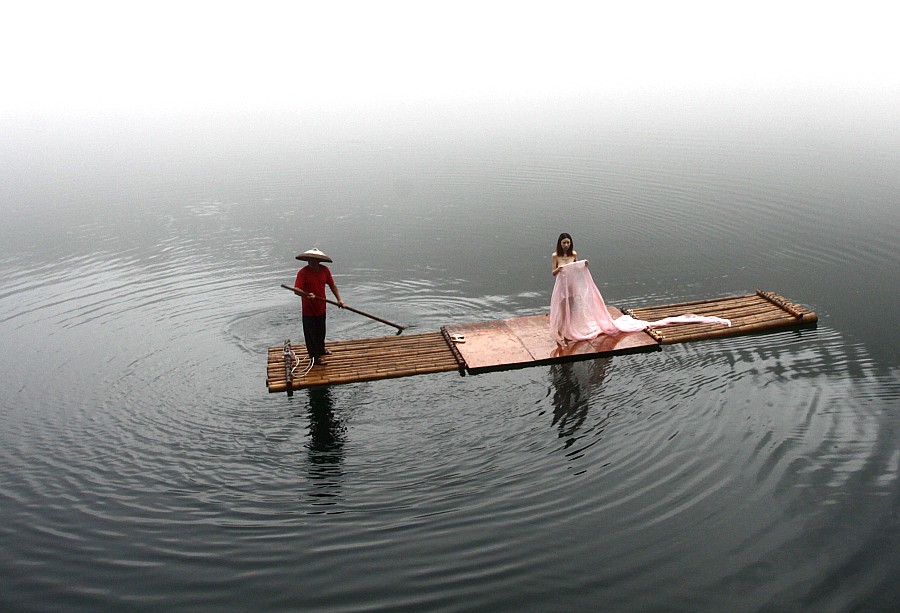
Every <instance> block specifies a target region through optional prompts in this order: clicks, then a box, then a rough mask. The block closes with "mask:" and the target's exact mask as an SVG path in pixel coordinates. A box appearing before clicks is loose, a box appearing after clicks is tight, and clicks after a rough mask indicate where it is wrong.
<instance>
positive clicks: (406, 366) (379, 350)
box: [266, 291, 818, 395]
mask: <svg viewBox="0 0 900 613" xmlns="http://www.w3.org/2000/svg"><path fill="white" fill-rule="evenodd" d="M610 312H611V313H612V315H613V317H618V316H619V315H620V313H619V312H618V310H616V309H614V308H610ZM624 312H625V313H627V314H629V315H631V316H633V317H635V318H636V319H643V320H653V319H662V318H664V317H668V316H671V315H680V314H684V313H694V314H697V315H715V316H718V317H724V318H727V319H730V320H731V327H723V326H721V325H717V324H672V325H670V326H666V327H664V328H656V329H652V330H645V331H643V332H633V333H629V334H618V335H616V336H599V337H597V338H595V339H592V340H589V341H581V342H578V343H572V344H570V345H568V346H566V347H560V346H558V345H557V344H556V343H555V342H554V341H553V339H552V337H551V336H550V330H549V326H548V320H547V315H532V316H529V317H517V318H514V319H504V320H497V321H487V322H478V323H470V324H454V325H449V326H444V327H442V328H441V331H440V332H427V333H422V334H407V335H403V336H389V337H378V338H364V339H354V340H343V341H330V342H329V343H328V344H327V347H328V349H329V351H331V355H329V356H328V358H327V361H328V363H327V365H325V366H317V367H315V368H313V369H312V370H309V372H306V371H307V368H306V367H307V366H308V362H307V359H306V349H305V347H304V346H303V344H302V343H298V344H293V345H292V344H291V343H290V342H289V341H286V342H285V345H284V346H277V347H270V348H269V352H268V366H267V372H266V385H267V386H268V388H269V391H270V392H287V393H288V394H289V395H290V394H291V393H293V390H295V389H301V388H305V387H312V386H316V385H336V384H340V383H355V382H358V381H372V380H375V379H389V378H393V377H407V376H411V375H419V374H425V373H436V372H449V371H454V370H458V371H459V372H460V374H466V373H469V374H478V373H482V372H488V371H492V370H506V369H510V368H521V367H524V366H536V365H539V364H553V363H557V362H565V361H572V360H584V359H590V358H596V357H601V356H605V355H617V354H623V353H634V352H639V351H652V350H658V349H659V346H660V345H663V344H671V343H685V342H689V341H699V340H706V339H713V338H722V337H726V336H738V335H743V334H752V333H755V332H764V331H768V330H775V329H779V328H785V327H797V326H814V325H815V323H816V321H817V320H818V318H817V317H816V314H815V313H813V312H811V311H809V310H807V309H805V308H804V307H802V306H800V305H797V304H795V303H793V302H790V301H789V300H786V299H785V298H782V297H781V296H779V295H778V294H775V293H772V292H763V291H757V292H756V293H755V294H747V295H743V296H729V297H726V298H715V299H712V300H700V301H695V302H683V303H679V304H671V305H665V306H656V307H642V308H635V309H626V310H625V311H624ZM298 357H299V358H300V359H299V362H298V360H297V358H298Z"/></svg>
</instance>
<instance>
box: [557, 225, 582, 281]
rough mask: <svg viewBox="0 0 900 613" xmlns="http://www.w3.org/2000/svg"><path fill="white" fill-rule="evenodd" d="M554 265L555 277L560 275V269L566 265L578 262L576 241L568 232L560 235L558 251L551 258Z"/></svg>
mask: <svg viewBox="0 0 900 613" xmlns="http://www.w3.org/2000/svg"><path fill="white" fill-rule="evenodd" d="M551 261H552V263H553V276H554V277H555V276H556V275H557V274H559V267H560V266H564V265H565V264H571V263H572V262H576V261H578V254H577V253H576V252H575V241H573V240H572V236H571V235H569V234H568V233H566V232H563V233H562V234H560V235H559V238H558V239H556V251H554V252H553V257H552V258H551Z"/></svg>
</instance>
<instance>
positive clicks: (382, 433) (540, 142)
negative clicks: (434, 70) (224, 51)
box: [0, 93, 900, 611]
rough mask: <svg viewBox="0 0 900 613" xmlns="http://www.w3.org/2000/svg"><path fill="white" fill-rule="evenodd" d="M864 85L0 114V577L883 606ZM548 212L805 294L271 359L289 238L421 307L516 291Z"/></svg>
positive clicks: (595, 264)
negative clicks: (470, 345) (556, 347)
mask: <svg viewBox="0 0 900 613" xmlns="http://www.w3.org/2000/svg"><path fill="white" fill-rule="evenodd" d="M897 102H898V101H897V100H890V99H888V100H881V99H878V98H877V97H857V96H854V95H853V94H851V93H847V94H844V95H837V94H834V95H824V94H823V95H819V96H815V95H812V94H807V95H798V96H797V97H796V98H794V99H775V98H771V99H766V98H762V97H760V98H754V99H741V100H730V101H729V100H723V99H717V100H704V99H696V100H695V99H691V98H685V99H679V100H665V101H659V102H653V101H647V100H645V101H643V102H642V103H638V102H634V103H630V104H628V105H622V106H615V105H612V104H602V103H597V102H596V101H594V102H591V103H590V104H588V103H586V102H585V103H570V104H564V103H560V102H557V103H554V104H550V103H548V104H547V105H544V106H539V107H529V108H520V107H516V106H515V105H510V106H506V107H493V108H458V109H452V108H446V109H440V108H427V107H418V108H406V109H395V110H393V111H391V112H380V111H379V112H376V111H373V112H371V113H363V112H360V113H357V114H328V113H322V114H320V115H316V116H310V115H303V114H297V115H289V114H285V115H276V114H264V113H259V114H256V115H251V114H245V115H228V116H226V115H221V116H216V115H206V116H184V117H165V116H159V115H157V116H140V115H125V114H122V115H117V116H111V117H110V116H99V115H98V116H95V117H90V116H85V115H73V116H70V117H29V116H25V115H7V116H5V117H2V118H0V121H2V126H0V129H2V130H3V132H4V135H5V136H4V138H2V139H0V207H2V217H3V225H2V229H0V238H2V242H0V245H2V246H0V273H2V275H0V279H2V280H0V336H2V339H3V347H4V351H3V355H2V357H0V373H2V377H3V387H2V395H0V398H2V406H0V410H2V413H0V415H2V416H0V419H2V429H0V432H2V434H0V437H2V439H0V442H2V445H0V516H2V517H3V520H4V521H3V522H2V524H0V539H2V541H0V542H2V547H0V608H2V609H3V610H9V611H30V610H35V611H38V610H40V611H99V610H167V611H171V610H190V611H250V610H253V611H298V610H310V611H312V610H315V611H361V610H379V609H380V610H440V611H528V610H531V611H546V610H610V611H656V610H658V611H763V610H765V611H771V610H790V611H857V610H859V611H873V610H874V611H887V610H892V609H893V607H894V606H895V605H896V602H897V599H898V597H900V593H898V588H897V586H898V585H900V553H898V552H900V520H898V511H900V481H898V472H900V433H898V416H897V412H896V409H897V404H898V402H897V401H898V398H900V376H898V356H897V350H896V345H897V340H898V335H897V333H896V332H895V327H894V319H895V309H894V303H895V298H896V290H897V286H898V279H900V274H898V269H900V253H898V248H897V237H898V234H900V207H898V195H900V175H898V173H897V169H898V167H900V164H898V162H900V121H898V116H897V114H896V108H897ZM563 231H567V232H570V233H572V234H573V235H574V237H575V245H576V249H577V250H578V252H579V254H580V255H581V257H583V258H587V259H589V260H590V261H591V270H592V271H593V274H594V277H595V279H596V280H597V282H598V285H599V286H600V289H601V291H602V292H603V294H604V297H605V298H606V300H607V302H608V303H610V304H612V305H616V306H620V307H629V306H644V305H653V304H664V303H671V302H678V301H683V300H694V299H703V298H710V297H716V296H724V295H730V294H738V293H747V292H752V291H754V290H755V289H757V288H761V289H768V290H773V291H776V292H779V293H781V294H783V295H784V296H786V297H788V298H789V299H792V300H794V301H796V302H799V303H802V304H804V305H806V306H808V307H809V308H811V309H812V310H814V311H815V312H816V313H818V315H819V324H818V326H817V328H816V329H813V330H799V331H798V330H793V331H783V332H778V333H772V334H764V335H754V336H746V337H739V338H732V339H726V340H718V341H706V342H702V343H694V344H687V345H675V346H667V347H665V348H664V349H663V350H662V351H660V352H654V353H649V354H640V355H631V356H620V357H616V358H611V359H602V360H594V361H586V362H578V363H574V364H569V365H565V366H550V367H536V368H529V369H523V370H516V371H510V372H501V373H492V374H486V375H479V376H475V377H472V376H469V377H460V376H459V375H458V374H456V373H447V374H440V375H428V376H420V377H412V378H406V379H395V380H387V381H377V382H370V383H360V384H353V385H346V386H340V387H333V388H329V389H318V390H311V391H301V392H298V393H296V394H295V395H294V396H293V397H292V398H288V397H287V396H285V395H283V394H272V395H269V394H268V393H267V391H266V387H265V355H266V349H267V347H269V346H271V345H278V344H280V343H282V342H283V341H284V339H286V338H290V339H292V340H294V341H296V342H299V341H301V340H302V332H301V329H300V325H299V312H298V304H297V301H296V299H295V298H294V297H293V296H292V295H290V294H289V293H288V292H285V291H284V290H282V289H280V288H279V285H280V284H281V283H289V282H291V281H292V280H293V276H294V274H295V273H296V269H297V264H298V263H297V262H296V260H294V255H295V254H297V253H299V252H300V251H303V250H306V249H308V248H310V247H313V246H317V247H319V248H321V249H323V250H324V251H326V252H327V253H329V254H330V255H331V256H332V257H333V258H334V260H335V263H334V264H333V265H332V271H333V273H334V275H335V279H336V281H337V283H338V286H339V287H340V289H341V293H342V296H343V298H344V300H345V301H346V302H347V304H349V305H351V306H355V307H356V308H359V309H363V310H366V311H369V312H372V313H376V314H378V315H379V316H381V317H384V318H386V319H388V320H391V321H395V322H400V323H403V324H405V325H410V326H412V328H411V332H413V331H422V332H424V331H433V330H437V329H438V328H439V327H440V326H441V325H444V324H450V323H456V322H469V321H481V320H489V319H497V318H505V317H511V316H518V315H530V314H536V313H541V312H544V311H545V310H546V309H547V305H548V303H549V295H550V290H551V287H552V277H551V276H550V274H549V270H550V262H549V259H550V253H551V252H552V250H553V246H554V242H555V239H556V236H557V235H558V234H559V233H560V232H563ZM392 333H393V329H390V328H386V327H385V326H380V325H379V324H377V323H376V322H373V321H371V320H367V319H365V318H362V317H358V316H354V315H353V314H352V313H349V312H346V311H344V312H341V311H337V310H332V311H330V313H329V338H330V339H341V338H357V337H365V336H381V335H389V334H392Z"/></svg>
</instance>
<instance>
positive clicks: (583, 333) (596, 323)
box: [550, 260, 731, 345]
mask: <svg viewBox="0 0 900 613" xmlns="http://www.w3.org/2000/svg"><path fill="white" fill-rule="evenodd" d="M674 323H698V324H708V323H715V324H722V325H724V326H730V325H731V322H730V321H729V320H727V319H723V318H721V317H707V316H703V315H694V314H692V313H688V314H685V315H678V316H675V317H666V318H665V319H660V320H657V321H643V320H640V319H635V318H634V317H631V316H630V315H622V316H621V317H617V318H616V319H613V318H612V316H611V315H610V314H609V310H608V309H607V308H606V303H605V302H603V296H601V295H600V290H598V289H597V286H596V285H595V284H594V279H593V277H591V272H590V271H589V270H588V267H587V262H586V261H585V260H581V261H578V262H572V263H571V264H566V265H564V266H561V267H560V269H559V272H558V273H557V275H556V284H555V285H554V286H553V295H552V296H551V298H550V332H551V334H552V335H553V338H554V339H555V340H556V342H557V343H559V344H563V345H564V344H566V343H567V342H569V341H586V340H590V339H592V338H597V337H598V336H600V335H601V334H608V335H612V334H619V333H620V332H640V331H641V330H643V329H645V328H658V327H661V326H667V325H669V324H674Z"/></svg>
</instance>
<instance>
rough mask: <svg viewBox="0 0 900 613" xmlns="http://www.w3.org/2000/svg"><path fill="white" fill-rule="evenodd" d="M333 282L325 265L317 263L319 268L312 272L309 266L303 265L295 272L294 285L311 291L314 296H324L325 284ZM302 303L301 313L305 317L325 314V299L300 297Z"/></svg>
mask: <svg viewBox="0 0 900 613" xmlns="http://www.w3.org/2000/svg"><path fill="white" fill-rule="evenodd" d="M332 283H334V279H333V278H332V277H331V271H330V270H328V267H327V266H323V265H321V264H319V270H317V271H315V272H313V270H312V269H311V268H310V267H309V266H304V267H303V268H301V269H300V270H299V271H298V272H297V280H296V281H294V287H299V288H300V289H302V290H303V291H305V292H312V293H313V294H315V295H316V296H321V297H322V298H324V297H325V285H326V284H329V285H330V284H332ZM300 301H301V302H302V303H303V315H304V316H306V317H320V316H322V315H324V314H325V301H324V300H316V299H315V298H306V297H305V296H304V297H301V299H300Z"/></svg>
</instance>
